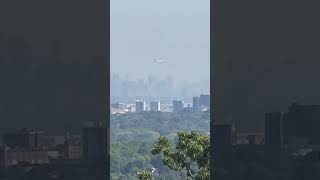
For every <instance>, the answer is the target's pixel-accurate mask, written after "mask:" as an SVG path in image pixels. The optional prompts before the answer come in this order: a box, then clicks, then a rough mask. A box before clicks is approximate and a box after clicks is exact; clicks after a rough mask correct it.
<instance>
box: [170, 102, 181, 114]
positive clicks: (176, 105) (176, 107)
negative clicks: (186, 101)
mask: <svg viewBox="0 0 320 180" xmlns="http://www.w3.org/2000/svg"><path fill="white" fill-rule="evenodd" d="M172 109H173V112H178V111H182V110H183V101H177V100H174V101H173V102H172Z"/></svg>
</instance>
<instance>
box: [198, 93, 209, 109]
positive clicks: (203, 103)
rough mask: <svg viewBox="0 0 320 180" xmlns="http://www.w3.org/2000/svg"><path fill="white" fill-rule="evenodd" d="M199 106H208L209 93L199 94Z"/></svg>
mask: <svg viewBox="0 0 320 180" xmlns="http://www.w3.org/2000/svg"><path fill="white" fill-rule="evenodd" d="M199 107H201V108H210V95H209V94H201V95H200V97H199Z"/></svg>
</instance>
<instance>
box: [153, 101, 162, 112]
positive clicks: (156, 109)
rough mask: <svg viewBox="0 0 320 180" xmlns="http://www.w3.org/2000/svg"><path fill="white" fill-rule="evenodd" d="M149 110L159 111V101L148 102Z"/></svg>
mask: <svg viewBox="0 0 320 180" xmlns="http://www.w3.org/2000/svg"><path fill="white" fill-rule="evenodd" d="M150 111H154V112H157V111H161V108H160V101H154V102H150Z"/></svg>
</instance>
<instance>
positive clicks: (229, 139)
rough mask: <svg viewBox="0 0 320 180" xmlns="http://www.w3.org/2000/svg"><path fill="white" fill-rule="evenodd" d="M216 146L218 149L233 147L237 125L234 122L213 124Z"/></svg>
mask: <svg viewBox="0 0 320 180" xmlns="http://www.w3.org/2000/svg"><path fill="white" fill-rule="evenodd" d="M213 129H214V133H213V138H214V142H215V143H214V146H215V147H216V148H217V150H222V151H223V150H225V149H229V148H231V146H232V144H234V143H235V141H236V139H235V133H236V129H235V126H234V125H232V124H219V125H214V126H213Z"/></svg>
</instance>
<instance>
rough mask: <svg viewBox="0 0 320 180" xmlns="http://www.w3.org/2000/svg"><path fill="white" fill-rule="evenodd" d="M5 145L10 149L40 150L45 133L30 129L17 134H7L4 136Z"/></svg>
mask: <svg viewBox="0 0 320 180" xmlns="http://www.w3.org/2000/svg"><path fill="white" fill-rule="evenodd" d="M2 141H3V144H4V145H7V146H9V147H10V148H17V147H19V148H27V149H34V148H39V147H41V145H42V144H43V132H42V131H34V130H29V129H21V130H20V131H17V132H9V133H5V134H3V136H2Z"/></svg>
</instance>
